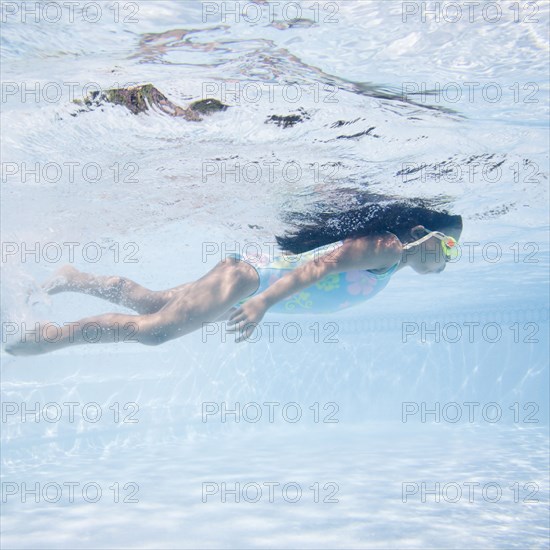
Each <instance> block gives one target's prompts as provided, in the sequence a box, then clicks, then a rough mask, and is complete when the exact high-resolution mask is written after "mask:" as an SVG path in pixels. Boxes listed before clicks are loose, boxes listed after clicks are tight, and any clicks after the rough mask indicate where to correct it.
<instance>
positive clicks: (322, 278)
mask: <svg viewBox="0 0 550 550" xmlns="http://www.w3.org/2000/svg"><path fill="white" fill-rule="evenodd" d="M300 217H301V218H302V219H303V218H304V217H305V216H304V215H301V216H300ZM461 232H462V218H461V217H460V216H456V215H451V214H448V213H447V212H445V211H437V210H434V209H432V208H429V207H427V206H426V203H423V202H422V201H415V203H413V204H410V203H404V202H390V203H380V202H375V203H370V204H367V205H364V206H362V207H359V208H355V209H352V210H348V211H347V212H345V213H340V214H328V213H321V214H317V215H310V216H309V218H308V223H306V224H304V223H302V225H301V226H299V229H298V230H297V231H296V232H294V233H292V234H287V235H285V236H282V237H277V242H278V244H279V246H280V247H281V249H282V250H284V251H287V252H290V253H292V254H295V255H299V256H298V257H297V258H296V257H285V256H281V257H278V258H275V259H274V260H273V261H271V262H268V263H263V264H262V262H260V261H258V259H257V258H255V259H252V260H251V259H247V258H242V257H240V256H239V255H230V256H228V257H227V258H225V259H223V260H222V261H220V262H219V263H218V264H217V265H216V266H215V267H214V268H213V269H212V270H211V271H209V272H208V273H207V274H206V275H204V276H203V277H202V278H200V279H198V280H197V281H194V282H191V283H186V284H183V285H180V286H177V287H175V288H171V289H168V290H160V291H154V290H149V289H146V288H144V287H142V286H141V285H139V284H137V283H135V282H133V281H131V280H129V279H126V278H124V277H118V276H95V275H91V274H88V273H83V272H80V271H78V270H77V269H75V268H74V267H72V266H65V267H63V268H61V269H60V270H59V271H58V272H57V273H56V274H55V275H54V277H53V278H52V279H51V280H50V281H49V282H48V283H46V284H45V285H43V289H44V290H45V291H46V292H48V293H49V294H58V293H60V292H81V293H84V294H90V295H92V296H96V297H98V298H103V299H105V300H108V301H110V302H113V303H116V304H120V305H122V306H125V307H128V308H130V309H133V310H134V311H136V312H137V315H128V314H123V313H106V314H103V315H99V316H94V317H87V318H84V319H81V320H79V321H77V322H75V323H65V324H64V326H63V327H59V325H55V324H54V323H52V324H54V325H55V326H56V327H58V329H59V330H58V333H57V334H56V336H55V338H52V335H51V334H48V333H47V330H48V323H37V326H36V328H37V330H36V336H35V335H29V329H28V328H27V336H26V338H25V339H20V340H19V341H15V342H12V343H10V344H8V345H7V346H6V351H7V352H8V353H11V354H13V355H37V354H42V353H46V352H49V351H54V350H56V349H60V348H64V347H67V346H71V345H77V344H87V343H91V342H92V341H93V342H97V343H110V342H116V341H119V340H120V338H119V336H120V335H119V327H120V328H123V327H126V330H128V332H129V333H132V341H134V342H136V341H137V342H140V343H142V344H146V345H158V344H162V343H164V342H167V341H169V340H173V339H175V338H179V337H181V336H184V335H185V334H188V333H190V332H193V331H195V330H198V329H200V328H201V327H202V326H203V325H204V324H205V323H211V322H215V321H222V320H226V319H229V322H228V324H227V325H228V331H229V332H232V333H235V336H236V341H237V342H241V341H243V340H246V339H247V338H248V337H249V336H250V335H251V334H252V332H253V331H254V327H255V325H256V324H257V323H259V322H260V321H261V320H262V318H263V317H264V315H265V313H266V312H267V311H268V310H269V311H274V312H282V313H329V312H337V311H339V310H342V309H346V308H348V307H352V306H354V305H357V304H359V303H362V302H364V301H366V300H368V299H370V298H372V297H373V296H374V295H375V294H377V293H378V292H380V291H381V290H382V289H383V288H384V287H385V286H386V285H387V283H388V282H389V280H390V278H391V276H392V275H393V274H394V273H395V272H396V271H398V270H400V269H403V268H404V267H410V268H412V269H413V270H414V271H415V272H417V273H420V274H429V273H440V272H441V271H443V270H444V269H445V265H446V262H447V261H448V260H449V259H451V258H452V257H454V254H455V253H456V252H457V248H456V242H457V241H458V239H459V238H460V234H461ZM115 327H116V328H115ZM128 327H130V328H128ZM132 327H133V328H134V330H133V331H132V330H131V328H132ZM88 330H90V331H91V332H92V334H93V335H94V336H93V337H90V334H88V332H87V331H88Z"/></svg>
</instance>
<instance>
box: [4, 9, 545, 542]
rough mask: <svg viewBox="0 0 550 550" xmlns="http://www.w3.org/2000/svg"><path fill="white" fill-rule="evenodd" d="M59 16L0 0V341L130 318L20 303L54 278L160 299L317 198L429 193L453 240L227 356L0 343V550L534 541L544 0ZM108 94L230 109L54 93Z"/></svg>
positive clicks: (269, 328)
mask: <svg viewBox="0 0 550 550" xmlns="http://www.w3.org/2000/svg"><path fill="white" fill-rule="evenodd" d="M49 4H52V5H53V4H54V3H49ZM56 4H58V5H59V6H61V7H60V8H59V9H60V12H59V13H60V14H61V17H60V20H59V21H55V22H52V21H53V19H55V17H56V13H57V11H54V7H53V6H50V7H49V8H47V10H48V11H44V10H45V9H46V8H45V4H41V5H39V8H37V9H38V12H37V13H38V15H36V17H35V15H34V14H33V13H31V12H32V9H34V8H35V4H34V3H33V2H30V3H29V2H27V3H21V2H4V3H3V5H2V8H1V9H2V17H3V20H2V21H3V25H2V57H3V62H2V66H1V76H2V82H3V86H2V113H1V118H2V159H3V164H2V182H1V185H2V187H1V192H2V201H1V209H2V212H1V213H2V221H1V225H2V227H1V228H2V240H3V246H2V249H3V258H2V263H1V269H2V323H3V324H2V334H3V343H5V342H6V339H9V335H10V331H11V330H12V329H13V326H14V323H19V324H18V325H17V326H19V327H20V326H21V325H20V323H21V322H25V323H27V326H28V327H29V326H32V325H33V323H34V322H35V321H37V320H43V319H48V320H50V321H53V322H56V323H59V324H62V323H63V322H66V321H68V320H71V321H72V320H76V319H79V318H83V317H86V316H89V315H95V314H98V313H100V312H107V311H118V312H122V311H127V310H125V309H124V308H122V307H120V306H114V305H112V304H106V303H105V302H101V301H100V300H98V299H96V298H92V297H90V296H84V295H77V294H61V295H56V296H47V295H45V294H44V293H43V292H40V291H39V290H38V285H39V284H40V283H41V282H42V281H43V280H44V279H45V278H47V277H48V276H49V275H51V273H52V272H53V271H54V270H55V269H57V268H58V267H59V266H61V265H63V264H64V263H71V262H72V263H73V265H75V267H77V268H79V269H81V270H84V271H87V272H91V273H94V274H103V275H114V274H117V275H123V276H126V277H129V278H131V279H133V280H136V281H137V282H139V283H140V284H143V285H144V286H146V287H148V288H152V289H162V288H169V287H172V286H176V285H178V284H181V283H183V282H186V281H189V280H193V279H196V278H197V277H200V276H202V275H203V274H204V273H205V272H206V270H207V269H210V268H211V267H213V266H214V265H215V264H216V262H217V261H219V260H220V259H221V257H222V256H223V254H224V252H225V251H227V252H243V249H244V247H246V246H247V245H252V246H260V247H261V248H262V249H266V248H267V249H268V250H269V246H271V245H273V242H274V237H273V235H274V234H279V233H280V232H281V231H283V230H284V229H285V227H286V226H285V224H284V220H283V219H282V216H281V214H282V213H284V212H286V211H289V210H300V209H306V208H308V207H311V205H312V204H314V203H315V202H316V201H319V200H323V201H325V202H327V201H328V202H333V203H334V204H335V205H339V206H345V205H348V204H352V203H353V200H354V197H359V196H361V194H364V193H365V192H375V193H379V194H387V195H391V196H400V197H421V198H425V199H430V200H435V201H439V203H440V204H442V205H444V206H445V207H446V208H448V209H449V210H450V211H452V212H453V213H457V214H460V215H462V217H463V220H464V231H463V234H462V238H461V242H462V243H463V244H462V247H463V248H462V256H461V258H460V259H459V260H458V261H456V262H454V263H451V264H449V265H448V266H447V268H446V269H445V271H444V273H442V274H438V275H430V276H425V277H421V276H419V275H415V274H413V273H412V272H411V273H408V272H409V271H411V270H407V269H404V270H401V271H400V272H398V273H397V274H396V275H395V276H394V277H393V278H392V280H391V282H390V283H389V285H388V287H387V288H386V289H385V290H384V291H383V292H382V293H380V294H379V295H378V296H376V297H375V298H374V299H373V300H372V302H370V301H369V302H367V303H366V304H364V305H362V306H359V307H356V308H350V309H349V310H347V311H345V312H341V313H338V314H331V315H323V316H285V315H277V314H273V315H267V316H266V318H265V319H264V321H266V322H268V323H270V324H269V325H268V324H263V325H261V326H260V327H259V330H258V331H256V333H255V336H254V338H255V340H254V341H252V342H249V343H245V344H238V345H237V344H235V343H234V342H233V341H232V336H231V335H228V334H226V333H225V331H224V327H223V325H222V326H221V327H218V326H214V325H209V326H208V327H205V329H204V330H203V331H200V332H197V333H194V334H191V335H189V336H186V337H185V338H182V339H179V340H174V341H171V342H168V343H166V344H164V345H162V346H159V347H145V346H140V345H139V344H136V343H131V342H121V343H119V344H114V345H109V346H107V345H87V346H78V347H74V348H72V349H71V348H66V349H64V350H60V351H57V352H54V353H50V354H46V355H42V356H37V357H30V358H25V357H13V356H10V355H7V354H6V353H5V352H4V351H2V356H1V359H2V368H1V392H2V393H1V400H2V436H1V450H2V468H1V480H2V502H1V506H2V522H1V543H2V546H3V547H5V548H27V549H28V548H75V547H79V548H128V547H130V546H131V547H134V548H480V549H481V548H548V538H549V532H548V529H549V524H548V504H549V475H548V471H549V470H548V447H549V443H550V441H549V431H548V401H549V400H548V391H549V390H548V388H549V376H548V345H549V342H548V334H549V326H548V305H549V294H548V288H549V285H548V251H549V246H548V145H549V144H548V135H549V134H548V81H547V74H548V21H549V18H548V4H547V3H543V2H535V3H528V4H521V3H519V4H518V3H513V2H500V3H499V5H500V6H501V16H500V18H499V19H498V20H496V19H497V16H498V12H494V13H493V11H491V10H494V9H495V8H486V9H485V12H483V11H481V8H480V11H479V12H478V11H474V12H473V13H472V21H470V20H469V19H468V17H467V16H466V15H465V14H466V13H467V11H466V10H467V8H466V7H464V6H462V9H463V12H462V13H463V16H462V18H461V19H460V20H457V21H454V19H456V18H455V17H453V12H452V9H456V8H453V6H450V4H453V5H461V4H460V3H446V2H443V3H434V2H425V3H423V2H397V1H394V0H390V1H376V0H366V1H346V0H339V1H335V2H327V3H322V2H321V3H318V4H315V3H314V2H301V3H299V4H297V3H295V2H279V3H278V5H277V3H276V2H271V1H270V0H267V1H260V0H258V1H256V2H253V3H252V2H207V1H204V2H200V1H194V0H189V1H187V0H186V1H178V2H176V1H172V2H169V1H167V2H164V1H160V2H159V1H155V2H148V1H139V2H128V3H119V4H117V3H112V2H103V3H101V4H100V5H101V10H100V12H98V11H97V8H96V7H94V6H87V4H90V3H87V2H80V3H79V4H78V6H77V7H75V11H74V13H73V17H72V18H71V16H70V13H68V11H67V8H66V7H64V6H63V5H62V3H56ZM436 4H437V5H436ZM491 4H493V3H491ZM296 6H299V7H300V10H301V12H299V11H298V8H297V7H296ZM438 6H439V7H438ZM533 6H536V8H537V9H536V13H535V10H534V8H533ZM443 8H444V9H448V11H445V12H441V13H439V15H440V17H439V18H436V17H435V15H433V13H434V12H433V10H441V9H443ZM233 9H236V10H237V12H236V13H239V14H240V16H239V21H236V16H235V15H234V14H233V15H232V13H234V12H232V10H233ZM415 9H416V11H415ZM25 10H26V11H25ZM94 10H95V11H94ZM117 10H118V11H117ZM224 10H225V11H224ZM422 10H424V11H422ZM430 10H432V11H431V12H430ZM430 13H432V15H430ZM25 14H26V15H25ZM255 14H258V16H259V19H258V20H257V21H256V20H255V19H254V17H255ZM96 16H97V17H98V18H97V21H95V22H94V19H95V18H96ZM23 18H24V19H25V22H23ZM437 19H439V20H437ZM472 82H475V83H477V84H476V85H475V86H474V85H473V84H468V83H472ZM128 83H136V84H146V83H152V84H153V85H154V86H155V87H156V88H157V89H158V90H160V91H161V92H162V93H163V94H164V95H165V96H166V97H168V98H169V99H170V101H172V102H173V103H174V104H176V105H179V106H182V107H186V106H187V105H189V104H190V103H191V102H193V101H196V100H199V99H202V98H204V97H205V95H206V94H209V96H210V97H214V98H216V99H218V100H220V101H222V103H224V104H227V105H229V108H228V109H227V110H225V111H223V112H219V113H215V114H212V115H210V116H206V117H204V119H203V120H202V121H200V122H192V121H187V120H184V119H183V118H174V117H170V116H167V115H166V114H163V113H161V112H160V111H158V110H155V109H152V110H149V111H148V112H147V113H141V114H139V115H134V114H132V113H130V112H129V111H128V110H127V109H125V108H123V107H121V106H114V105H110V104H104V105H102V106H101V107H100V108H96V109H94V110H91V111H89V112H79V108H78V106H77V105H76V104H75V103H73V102H72V99H79V98H80V99H81V98H82V97H84V96H85V95H86V94H87V92H88V91H91V90H93V89H98V88H100V89H102V90H106V89H108V88H112V87H119V86H121V85H124V84H128ZM33 90H35V91H36V90H37V92H36V93H34V92H33ZM57 90H61V94H60V95H59V97H57V96H56V91H57ZM423 90H431V91H432V93H431V94H427V93H426V94H424V93H423ZM434 90H440V91H439V93H438V92H435V93H433V91H434ZM453 93H454V95H453ZM293 94H295V95H293ZM495 94H496V95H495ZM498 94H500V97H498V100H494V98H495V97H497V96H498ZM73 115H74V116H73ZM284 120H287V121H291V122H292V121H294V122H292V123H287V125H286V127H285V124H284V122H283V121H284ZM36 166H38V171H37V172H33V170H36ZM71 167H72V168H71ZM36 174H37V175H36ZM52 243H53V245H52ZM67 243H76V244H75V245H74V248H73V251H74V257H70V255H69V248H70V247H69V246H68V245H67ZM468 243H469V244H468ZM56 245H58V246H57V248H56ZM29 249H32V250H34V251H35V252H30V253H28V254H24V253H23V252H22V251H23V250H29ZM58 249H59V250H61V255H60V256H59V257H56V255H55V252H56V250H58ZM98 250H99V254H98V255H97V257H96V255H95V254H96V253H97V251H98ZM36 251H38V252H36ZM29 290H30V291H31V294H30V298H29V299H27V294H28V292H29Z"/></svg>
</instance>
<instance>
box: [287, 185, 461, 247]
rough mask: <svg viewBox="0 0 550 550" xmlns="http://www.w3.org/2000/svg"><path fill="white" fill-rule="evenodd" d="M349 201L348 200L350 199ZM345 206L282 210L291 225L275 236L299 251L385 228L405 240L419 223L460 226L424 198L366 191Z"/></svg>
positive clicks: (435, 228)
mask: <svg viewBox="0 0 550 550" xmlns="http://www.w3.org/2000/svg"><path fill="white" fill-rule="evenodd" d="M350 202H351V201H350ZM354 202H356V203H359V204H356V205H353V206H352V207H350V208H348V209H345V210H344V209H342V210H332V211H331V210H330V207H327V206H326V205H317V206H316V207H315V208H314V209H312V211H310V212H306V213H304V212H285V213H284V214H283V219H284V221H286V222H287V223H289V224H290V225H291V226H293V229H292V230H290V231H287V232H286V233H285V234H284V235H281V236H276V239H277V243H278V244H279V246H280V247H281V249H282V250H284V251H285V252H291V253H293V254H301V253H303V252H306V251H308V250H313V249H314V248H317V247H319V246H323V245H325V244H330V243H333V242H336V241H340V240H343V239H346V238H351V237H365V236H369V235H376V234H380V233H384V232H386V231H389V232H390V233H393V234H394V235H396V236H397V237H398V238H399V240H400V241H401V242H402V243H403V244H405V243H407V242H412V241H414V240H415V238H414V237H413V236H412V235H411V229H412V228H413V227H415V226H417V225H423V226H425V227H427V228H429V229H430V230H432V231H447V232H448V231H449V230H450V229H451V230H453V229H454V231H455V232H456V231H461V230H462V217H461V216H459V215H453V214H449V212H448V211H446V210H443V209H441V206H440V204H441V203H439V205H438V206H436V204H437V203H436V202H435V201H430V200H428V199H398V198H395V197H389V196H386V195H379V194H372V193H370V194H366V195H363V196H362V197H361V198H360V199H359V200H357V198H355V201H354Z"/></svg>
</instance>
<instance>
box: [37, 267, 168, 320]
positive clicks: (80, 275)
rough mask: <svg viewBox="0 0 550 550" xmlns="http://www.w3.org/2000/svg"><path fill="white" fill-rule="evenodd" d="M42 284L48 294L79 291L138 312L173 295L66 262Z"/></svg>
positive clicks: (148, 310) (149, 310)
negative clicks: (85, 269)
mask: <svg viewBox="0 0 550 550" xmlns="http://www.w3.org/2000/svg"><path fill="white" fill-rule="evenodd" d="M42 288H43V289H44V290H45V291H46V292H47V293H48V294H58V293H60V292H81V293H83V294H89V295H91V296H95V297H96V298H103V299H104V300H108V301H109V302H112V303H114V304H120V305H122V306H125V307H128V308H130V309H133V310H134V311H137V312H138V313H154V312H155V311H158V310H159V309H160V308H162V307H163V306H165V305H166V304H167V303H168V302H169V301H170V300H171V299H172V298H173V297H174V294H175V292H174V291H172V290H158V291H157V290H149V289H148V288H145V287H143V286H141V285H139V284H138V283H135V282H134V281H132V280H130V279H127V278H126V277H119V276H101V275H92V274H90V273H84V272H83V271H79V270H78V269H76V268H74V267H72V266H70V265H67V266H64V267H62V268H61V269H59V270H58V271H57V272H56V273H55V275H54V276H53V277H52V278H51V279H50V280H49V281H47V282H46V283H44V285H42Z"/></svg>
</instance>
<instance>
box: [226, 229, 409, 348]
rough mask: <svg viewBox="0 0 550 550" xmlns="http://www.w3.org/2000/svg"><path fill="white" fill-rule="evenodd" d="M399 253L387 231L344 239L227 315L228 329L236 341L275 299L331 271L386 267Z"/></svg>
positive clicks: (241, 337)
mask: <svg viewBox="0 0 550 550" xmlns="http://www.w3.org/2000/svg"><path fill="white" fill-rule="evenodd" d="M401 254H402V245H401V242H400V241H399V239H398V238H397V237H396V236H395V235H392V234H390V233H388V234H386V235H380V236H371V237H359V238H352V239H346V240H345V241H344V244H343V245H342V246H340V247H339V248H337V249H336V250H334V251H332V252H328V253H326V254H324V255H322V256H319V258H314V259H313V260H311V261H309V262H307V263H305V264H304V265H302V266H300V267H297V268H296V269H294V270H293V271H291V272H289V273H288V274H286V275H285V276H283V277H281V278H280V279H279V280H278V281H277V282H276V283H274V284H273V285H271V286H270V287H269V288H267V289H266V290H264V292H262V293H260V294H258V295H256V296H254V297H253V298H250V300H248V301H247V302H245V303H244V304H243V305H242V306H241V307H239V308H238V309H237V310H236V311H235V312H234V313H233V314H232V315H231V317H230V319H229V323H228V330H229V332H238V333H239V336H238V338H237V342H242V341H243V340H246V338H247V337H248V336H250V334H251V333H252V332H253V330H254V326H253V325H254V324H256V323H258V322H259V321H261V319H262V318H263V316H264V314H265V312H266V311H267V310H268V309H269V308H270V307H271V306H273V305H275V304H276V303H277V302H280V301H281V300H284V299H285V298H288V297H289V296H292V295H293V294H295V293H297V292H300V290H302V289H304V288H307V287H309V286H311V285H313V284H315V283H316V282H318V281H320V280H321V279H323V278H324V277H326V276H327V275H330V274H332V273H342V272H346V271H353V270H363V269H384V268H386V267H390V266H392V265H393V264H395V262H397V261H398V260H399V258H400V257H401ZM247 325H248V326H247Z"/></svg>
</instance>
